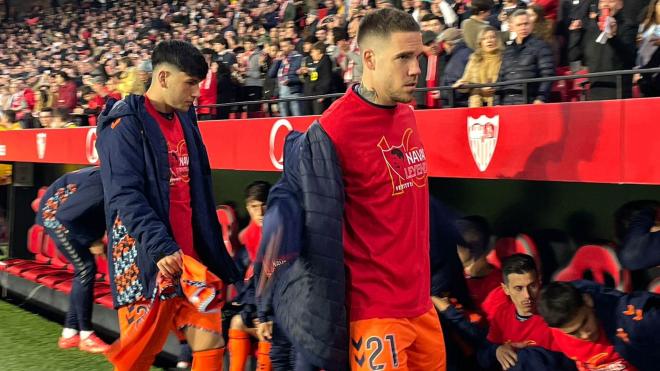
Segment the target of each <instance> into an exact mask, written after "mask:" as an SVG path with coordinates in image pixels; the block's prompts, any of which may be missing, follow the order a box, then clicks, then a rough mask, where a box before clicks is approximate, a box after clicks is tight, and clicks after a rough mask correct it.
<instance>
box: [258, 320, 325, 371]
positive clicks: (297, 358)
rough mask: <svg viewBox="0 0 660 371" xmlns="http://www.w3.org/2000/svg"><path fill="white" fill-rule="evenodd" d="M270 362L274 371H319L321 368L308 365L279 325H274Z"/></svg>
mask: <svg viewBox="0 0 660 371" xmlns="http://www.w3.org/2000/svg"><path fill="white" fill-rule="evenodd" d="M270 361H271V363H272V365H273V371H291V370H293V371H318V370H319V368H318V367H316V366H314V365H312V364H310V363H308V362H307V361H306V360H305V359H304V358H303V356H302V354H300V353H299V352H296V350H295V349H294V347H293V344H291V342H290V341H289V339H287V337H286V335H285V334H284V332H283V331H282V329H280V328H279V327H278V326H277V324H275V323H273V340H272V346H271V349H270Z"/></svg>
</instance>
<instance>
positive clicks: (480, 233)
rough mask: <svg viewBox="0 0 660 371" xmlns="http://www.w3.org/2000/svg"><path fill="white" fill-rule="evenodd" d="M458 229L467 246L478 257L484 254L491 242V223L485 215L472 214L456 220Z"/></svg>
mask: <svg viewBox="0 0 660 371" xmlns="http://www.w3.org/2000/svg"><path fill="white" fill-rule="evenodd" d="M455 224H456V229H458V232H459V233H460V234H461V237H462V238H463V242H464V243H465V245H464V246H465V247H466V248H468V249H469V250H470V252H471V253H472V255H473V256H474V257H475V258H476V257H480V256H482V255H483V254H484V253H485V252H486V251H487V250H488V246H489V243H490V235H491V231H490V225H489V224H488V220H486V218H484V217H483V216H479V215H470V216H466V217H464V218H460V219H458V220H457V221H456V223H455Z"/></svg>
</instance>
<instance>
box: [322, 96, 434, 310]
mask: <svg viewBox="0 0 660 371" xmlns="http://www.w3.org/2000/svg"><path fill="white" fill-rule="evenodd" d="M320 123H321V126H322V127H323V129H324V130H325V131H326V133H327V134H328V136H329V137H330V139H331V140H332V142H333V143H334V146H335V149H336V152H337V155H338V158H339V162H340V165H341V169H342V178H343V181H344V191H345V205H344V228H343V229H344V233H343V234H344V236H343V238H344V254H345V263H346V266H347V273H348V276H347V279H348V293H347V300H348V306H349V309H350V320H351V321H356V320H361V319H370V318H409V317H416V316H420V315H422V314H424V313H426V312H427V311H428V310H430V309H431V299H430V263H429V193H428V182H427V163H426V157H425V154H424V147H423V145H422V142H421V141H420V138H419V133H418V131H417V124H416V123H415V116H414V115H413V111H412V108H410V106H408V105H405V104H397V105H396V106H394V107H384V106H377V105H375V104H372V103H369V102H367V101H366V100H364V99H363V98H362V97H360V96H359V95H358V94H357V93H356V92H355V91H354V90H353V87H351V88H349V89H348V91H347V92H346V94H345V95H344V96H343V97H342V98H341V99H339V100H338V101H336V102H335V103H334V104H333V105H332V106H331V107H330V108H329V109H328V110H327V111H326V112H325V113H324V115H323V116H322V117H321V118H320Z"/></svg>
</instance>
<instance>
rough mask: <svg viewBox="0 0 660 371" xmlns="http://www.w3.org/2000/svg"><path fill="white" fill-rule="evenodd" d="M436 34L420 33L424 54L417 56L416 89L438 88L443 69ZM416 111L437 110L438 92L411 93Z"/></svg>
mask: <svg viewBox="0 0 660 371" xmlns="http://www.w3.org/2000/svg"><path fill="white" fill-rule="evenodd" d="M437 36H438V34H436V33H435V32H433V31H424V32H422V44H423V45H424V47H423V48H424V53H423V54H422V55H420V56H419V70H420V74H419V77H418V78H417V85H416V88H435V87H438V86H440V75H441V74H442V70H443V67H444V63H442V59H441V58H440V54H441V50H440V45H439V43H438V42H437V41H436V38H437ZM413 96H414V97H415V103H416V108H417V109H427V108H439V106H440V104H439V98H440V92H439V91H437V90H436V91H428V92H426V91H416V92H414V93H413Z"/></svg>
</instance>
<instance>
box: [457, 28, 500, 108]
mask: <svg viewBox="0 0 660 371" xmlns="http://www.w3.org/2000/svg"><path fill="white" fill-rule="evenodd" d="M477 40H478V42H479V44H478V46H477V50H475V51H474V53H472V55H470V59H469V61H468V64H467V66H466V67H465V72H464V73H463V77H461V79H460V80H458V81H457V82H456V83H455V84H454V87H455V88H459V89H460V87H461V85H464V84H489V83H494V82H496V81H497V78H498V76H499V73H500V66H501V65H502V51H503V50H504V45H503V44H502V39H500V38H499V37H498V35H497V30H496V29H495V28H493V27H490V26H488V27H486V28H484V29H483V30H481V32H480V33H479V37H478V39H477ZM467 93H468V95H469V98H468V107H482V106H492V105H493V104H494V98H495V88H493V87H485V88H471V89H469V90H468V91H467Z"/></svg>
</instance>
